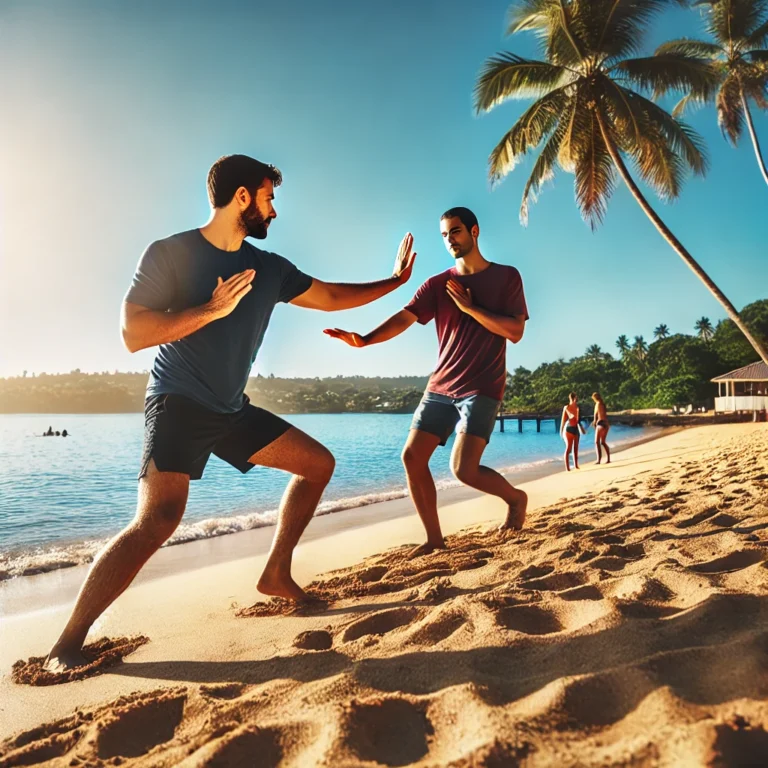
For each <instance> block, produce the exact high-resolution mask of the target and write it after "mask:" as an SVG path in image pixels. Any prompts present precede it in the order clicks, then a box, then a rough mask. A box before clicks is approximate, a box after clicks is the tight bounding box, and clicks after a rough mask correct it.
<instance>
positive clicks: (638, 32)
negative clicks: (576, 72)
mask: <svg viewBox="0 0 768 768" xmlns="http://www.w3.org/2000/svg"><path fill="white" fill-rule="evenodd" d="M685 4H686V0H591V1H590V2H589V3H588V5H589V12H590V13H591V14H592V15H593V16H594V17H595V19H597V20H600V21H601V22H602V24H601V25H600V27H601V28H600V33H599V36H598V38H597V41H596V43H595V46H594V51H595V52H596V53H599V54H600V55H601V58H602V59H604V60H605V59H616V58H618V57H624V56H630V55H632V54H636V53H638V51H639V50H640V48H641V46H642V43H643V37H644V33H645V31H646V29H647V28H648V25H649V23H650V22H651V21H652V20H653V18H654V17H655V16H656V15H657V14H658V13H660V12H661V11H663V10H665V9H666V8H668V7H670V6H681V5H685Z"/></svg>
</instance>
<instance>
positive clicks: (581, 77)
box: [475, 0, 768, 363]
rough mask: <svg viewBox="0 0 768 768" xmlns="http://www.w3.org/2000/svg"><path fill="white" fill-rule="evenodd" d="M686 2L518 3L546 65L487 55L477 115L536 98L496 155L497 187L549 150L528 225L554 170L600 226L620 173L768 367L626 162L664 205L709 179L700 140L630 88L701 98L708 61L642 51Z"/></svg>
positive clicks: (528, 193)
mask: <svg viewBox="0 0 768 768" xmlns="http://www.w3.org/2000/svg"><path fill="white" fill-rule="evenodd" d="M678 4H679V0H631V1H630V0H589V2H587V1H586V0H518V3H517V4H516V5H514V6H513V7H512V9H511V10H510V15H509V30H508V31H509V33H510V34H514V33H517V32H521V31H525V30H531V31H534V32H537V33H538V35H539V37H540V39H541V45H542V53H543V56H544V59H545V60H544V61H540V60H538V61H537V60H533V59H525V58H523V57H521V56H517V55H516V54H514V53H501V54H498V55H496V56H494V57H492V58H490V59H489V60H488V61H487V62H486V64H485V66H484V68H483V70H482V72H481V73H480V76H479V77H478V81H477V84H476V87H475V109H476V110H477V112H487V111H489V110H491V109H493V108H494V107H495V106H497V105H498V104H501V103H502V102H504V101H506V100H507V99H510V98H527V97H537V100H536V101H535V102H534V103H533V104H532V105H531V106H530V107H529V108H528V109H527V110H526V111H525V112H524V113H523V115H522V116H521V117H520V119H519V120H518V121H517V122H516V123H515V124H514V125H513V126H512V128H511V129H510V130H509V131H508V132H507V133H506V135H505V136H504V137H503V138H502V140H501V141H500V142H499V144H498V145H497V146H496V147H495V149H494V150H493V152H492V153H491V156H490V158H489V165H490V169H489V175H490V178H491V180H492V182H498V181H500V180H501V179H502V178H503V177H504V176H506V174H507V173H509V172H510V171H511V170H512V169H513V168H514V167H515V164H516V163H517V162H518V161H519V160H520V158H521V157H523V156H524V155H525V154H526V153H528V152H530V151H531V150H533V149H534V148H535V147H538V146H539V145H541V144H543V149H542V151H541V153H540V154H539V157H538V158H537V160H536V162H535V163H534V165H533V170H532V172H531V176H530V178H529V179H528V182H527V184H526V185H525V190H524V192H523V202H522V206H521V209H520V216H521V219H522V221H523V223H525V222H526V221H527V217H528V200H529V198H530V197H533V198H534V199H535V198H536V196H537V194H538V193H539V192H540V190H541V187H542V185H543V184H544V182H545V181H546V180H547V179H549V178H551V177H552V176H553V174H554V169H555V164H556V163H557V164H559V165H560V166H561V167H562V168H563V169H564V170H566V171H569V172H572V173H574V174H575V181H576V184H575V194H576V202H577V204H578V206H579V208H580V209H581V212H582V215H583V216H584V218H585V219H586V220H587V221H588V222H589V223H590V224H591V225H592V227H593V228H594V227H596V226H597V224H598V223H600V222H601V221H602V219H603V217H604V215H605V211H606V207H607V203H608V198H609V197H610V195H611V192H612V191H613V188H614V186H615V181H616V173H617V172H618V174H619V176H620V177H621V179H622V180H623V181H624V183H625V184H626V185H627V187H628V188H629V190H630V192H631V193H632V195H633V196H634V198H635V200H636V201H637V202H638V204H639V205H640V207H641V208H642V209H643V211H644V212H645V214H646V215H647V216H648V218H649V219H650V220H651V221H652V222H653V224H654V226H655V227H656V228H657V229H658V231H659V233H660V234H661V235H662V237H663V238H664V239H665V240H666V241H667V242H668V243H669V244H670V245H671V246H672V248H673V249H674V250H675V251H676V252H677V253H678V254H679V256H680V257H681V258H682V259H683V261H685V263H686V264H687V265H688V266H689V267H690V268H691V269H692V270H693V271H694V273H695V274H696V275H698V277H699V278H700V279H701V280H702V281H703V282H704V284H705V285H706V286H707V288H709V290H710V291H711V292H712V293H713V294H714V295H715V296H716V297H717V299H718V300H719V301H720V302H721V304H722V305H723V307H724V308H725V310H726V312H727V313H728V316H729V317H730V318H731V319H732V320H733V321H734V323H735V324H736V325H737V326H738V328H739V329H740V330H741V331H742V333H744V335H745V336H746V337H747V339H748V340H749V342H750V343H751V344H752V346H753V347H754V348H755V349H756V350H757V351H758V353H759V354H760V356H761V357H762V358H763V360H765V361H766V363H768V351H767V350H766V349H765V348H764V347H763V346H762V345H761V344H760V343H759V342H758V341H757V340H756V339H755V338H754V337H753V336H752V334H751V333H750V332H749V329H748V328H747V327H746V325H745V324H744V323H743V322H742V320H741V318H740V317H739V313H738V312H737V311H736V308H735V307H734V306H733V304H731V302H730V301H728V299H727V298H726V296H725V295H724V294H723V292H722V291H721V290H720V289H719V288H718V287H717V286H716V285H715V283H714V282H713V281H712V280H711V278H710V277H709V275H707V273H706V272H705V271H704V270H703V269H702V267H701V266H700V265H699V264H698V262H697V261H696V260H695V259H694V258H693V256H691V254H690V253H689V252H688V251H687V250H686V249H685V248H684V247H683V245H682V243H681V242H680V241H679V240H678V239H677V238H676V237H675V236H674V235H673V234H672V232H671V231H670V229H669V228H668V227H667V226H666V224H664V222H663V221H662V220H661V218H660V217H659V215H658V214H657V213H656V211H655V210H654V209H653V208H652V207H651V205H650V203H649V202H648V201H647V200H646V198H645V197H644V196H643V194H642V192H641V191H640V189H639V187H638V186H637V184H636V183H635V181H634V179H633V178H632V177H631V176H630V174H629V170H628V169H627V166H626V165H625V163H624V159H623V157H622V155H626V156H628V157H629V158H630V159H631V160H632V161H633V162H634V164H635V168H636V170H637V172H638V174H639V175H640V177H641V178H642V179H643V180H644V181H646V182H647V183H648V184H649V185H650V186H651V187H653V188H654V189H655V190H656V192H657V193H658V194H659V196H660V197H661V198H662V199H673V198H676V197H677V196H678V195H679V193H680V188H681V184H682V181H683V178H684V175H685V171H686V170H687V169H689V170H691V171H693V172H694V173H697V174H702V175H703V173H704V171H705V170H706V165H707V163H706V158H705V155H704V150H703V142H702V139H701V138H700V137H699V136H698V134H696V133H695V132H694V131H693V130H692V129H691V128H689V127H688V126H687V125H685V124H684V123H681V122H678V121H677V120H676V119H675V118H674V117H672V115H670V114H669V113H668V112H667V111H665V110H664V109H662V108H661V107H659V106H658V105H657V104H655V103H654V102H653V101H651V100H650V99H648V98H646V97H645V96H643V95H641V94H640V93H639V92H638V91H636V90H633V89H632V88H631V86H637V87H638V88H641V89H649V88H650V89H654V90H656V91H666V90H684V91H686V92H687V93H688V94H689V95H690V96H691V98H695V99H698V100H705V99H707V98H710V96H711V95H712V94H713V93H714V90H715V88H716V87H717V83H718V81H719V77H718V74H717V72H716V71H715V69H714V68H713V67H712V66H711V64H709V62H707V61H705V60H704V59H702V58H697V57H695V56H692V55H690V54H683V53H676V52H670V53H659V54H657V55H655V56H651V57H645V58H631V55H632V54H635V53H637V50H638V47H639V43H640V41H641V40H642V36H643V33H644V32H645V30H646V28H647V26H648V23H649V21H650V20H651V18H652V17H653V16H654V15H655V14H656V13H657V12H658V11H660V10H661V9H662V8H663V7H665V6H668V5H678Z"/></svg>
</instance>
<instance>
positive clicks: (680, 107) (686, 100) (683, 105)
mask: <svg viewBox="0 0 768 768" xmlns="http://www.w3.org/2000/svg"><path fill="white" fill-rule="evenodd" d="M700 103H701V100H700V99H697V98H694V97H693V96H691V94H690V93H689V94H688V95H687V96H683V98H682V99H680V101H678V102H677V104H675V108H674V109H673V110H672V117H674V118H675V120H677V118H678V117H682V116H683V115H684V114H685V110H686V109H688V105H689V104H700Z"/></svg>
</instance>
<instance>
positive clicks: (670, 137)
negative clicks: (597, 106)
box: [605, 84, 707, 175]
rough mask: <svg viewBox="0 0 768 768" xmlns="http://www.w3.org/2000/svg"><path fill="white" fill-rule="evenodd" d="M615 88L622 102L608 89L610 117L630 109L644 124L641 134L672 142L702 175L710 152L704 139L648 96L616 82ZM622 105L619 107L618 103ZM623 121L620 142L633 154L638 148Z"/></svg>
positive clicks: (635, 118) (694, 169)
mask: <svg viewBox="0 0 768 768" xmlns="http://www.w3.org/2000/svg"><path fill="white" fill-rule="evenodd" d="M615 88H616V89H619V90H620V91H621V97H622V98H621V102H619V98H618V94H614V93H613V92H612V91H608V90H606V96H605V98H606V101H607V102H608V103H609V106H610V109H609V117H612V118H613V119H614V121H615V116H616V115H618V114H621V110H623V109H626V108H628V109H630V110H631V111H632V114H633V118H634V120H635V122H636V124H637V125H639V126H640V127H641V135H642V136H648V135H653V136H656V137H659V136H660V137H661V138H662V139H663V140H664V142H666V143H667V144H668V145H669V148H670V150H671V151H672V152H673V153H674V154H676V155H678V156H680V158H681V159H682V160H683V161H684V162H685V164H686V165H687V166H688V167H689V168H690V169H691V171H693V173H695V174H697V175H703V174H704V173H705V172H706V170H707V156H706V152H705V149H704V140H703V139H702V138H701V137H700V136H699V135H698V134H697V133H696V132H695V131H694V130H693V129H692V128H690V127H689V126H688V125H686V124H685V123H683V122H681V121H680V120H676V119H675V118H674V117H672V115H670V114H669V112H667V111H666V110H665V109H663V108H662V107H660V106H659V105H658V104H655V103H654V102H653V101H651V100H650V99H646V98H645V97H644V96H641V95H640V94H639V93H636V92H635V91H631V90H629V89H628V88H622V86H620V85H618V84H615ZM619 103H620V104H621V105H622V106H621V107H620V108H619V109H617V104H619ZM622 127H623V126H621V125H617V129H618V131H617V133H618V134H619V136H620V138H621V139H622V140H623V142H622V143H620V144H619V146H621V148H622V149H623V150H624V151H627V152H629V153H630V154H633V153H635V152H637V151H639V146H640V145H639V143H638V144H637V149H633V148H632V144H631V140H632V135H631V134H629V133H628V132H627V131H626V130H622Z"/></svg>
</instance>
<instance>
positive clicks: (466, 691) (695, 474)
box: [0, 424, 768, 768]
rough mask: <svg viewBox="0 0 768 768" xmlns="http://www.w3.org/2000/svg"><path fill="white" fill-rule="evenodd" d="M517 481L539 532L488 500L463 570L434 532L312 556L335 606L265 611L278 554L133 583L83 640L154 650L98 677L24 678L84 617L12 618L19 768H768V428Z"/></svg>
mask: <svg viewBox="0 0 768 768" xmlns="http://www.w3.org/2000/svg"><path fill="white" fill-rule="evenodd" d="M523 487H525V489H526V490H527V492H528V494H529V496H530V499H531V507H530V511H529V520H528V525H527V527H526V529H525V530H524V531H523V532H522V533H521V534H506V535H501V534H498V533H496V532H494V529H493V523H494V522H495V523H496V524H497V523H498V522H499V521H500V520H501V518H502V516H503V508H502V505H501V503H500V502H498V501H497V500H494V499H487V498H483V499H477V498H474V499H466V500H464V501H461V502H457V503H454V504H451V505H449V506H446V507H445V508H442V509H441V518H442V520H443V522H444V530H445V531H446V532H447V533H449V534H450V541H449V543H450V545H451V548H450V549H449V550H448V551H447V552H436V553H434V554H432V555H429V556H424V557H420V558H413V557H410V556H409V550H408V547H407V546H406V544H409V543H418V542H420V541H421V539H422V533H421V530H420V526H419V523H418V521H417V520H416V519H415V517H410V518H399V519H391V520H385V521H382V522H380V523H374V524H372V525H368V526H365V527H357V528H354V529H351V530H343V531H337V532H335V533H333V534H332V535H329V536H324V537H319V538H315V539H314V540H311V541H308V542H307V543H306V544H303V545H302V546H301V547H300V548H299V550H298V551H297V554H296V561H295V573H296V576H297V579H298V580H299V581H300V583H302V584H307V583H310V588H311V589H312V590H313V591H314V592H315V593H316V594H318V595H320V596H322V597H325V598H326V599H328V600H330V602H329V603H328V604H327V605H324V606H315V607H312V608H309V609H302V610H299V611H293V610H284V608H283V607H281V606H280V605H276V604H274V603H272V604H270V603H267V602H256V598H257V595H256V593H255V589H254V583H255V580H256V578H257V575H258V573H259V571H260V568H261V565H262V564H263V559H264V558H263V555H259V556H258V557H253V558H249V559H239V560H235V561H231V562H217V563H216V564H215V565H211V566H209V567H199V568H197V569H196V570H194V571H184V572H178V573H174V574H172V575H169V576H166V577H164V578H159V579H153V580H150V581H145V582H143V583H140V584H137V585H136V586H134V587H132V588H131V589H129V590H128V591H127V592H126V593H125V594H124V595H123V596H122V597H121V598H120V599H119V600H118V601H117V602H116V603H115V605H114V606H113V607H112V608H111V609H110V610H109V611H108V612H107V613H106V614H105V616H104V617H103V618H102V619H101V620H100V621H99V622H98V624H97V626H96V627H95V628H94V630H93V632H92V634H91V636H89V641H93V640H98V639H99V638H101V637H105V636H107V637H110V638H122V637H126V636H136V635H146V636H148V637H149V638H150V641H149V642H148V643H146V644H144V645H141V646H140V647H138V648H137V649H136V650H135V651H133V652H132V653H130V654H129V655H127V656H126V657H125V658H124V660H123V662H122V663H118V664H117V665H116V666H111V667H104V668H101V669H100V670H99V672H100V674H98V675H97V676H95V677H91V678H88V679H84V680H77V681H73V682H67V683H63V684H59V685H50V686H46V687H36V686H31V685H20V684H16V683H14V682H13V681H12V680H11V666H12V664H13V663H14V662H16V661H17V660H19V659H27V658H28V657H31V656H40V655H41V654H44V653H45V651H46V650H47V649H48V647H49V646H50V644H51V642H52V640H53V639H54V638H55V636H56V635H57V633H58V631H59V629H60V627H61V624H62V622H63V620H64V618H65V616H66V613H67V611H68V606H56V607H54V608H52V609H50V610H46V611H35V612H32V613H19V614H17V615H13V616H9V617H6V618H5V619H4V620H3V622H2V636H0V669H1V670H2V674H3V677H2V680H0V738H6V737H7V738H6V740H5V741H4V742H0V768H5V766H11V765H36V764H48V765H53V766H75V765H83V766H85V765H137V766H139V765H140V766H171V765H174V766H175V765H182V766H202V765H205V766H277V765H293V766H314V765H324V766H334V767H335V766H360V765H364V766H375V765H397V766H400V765H420V766H443V765H446V766H489V767H490V766H512V765H522V766H577V765H578V766H592V765H611V766H613V765H626V766H630V765H631V766H646V765H647V766H657V765H659V766H702V765H711V766H731V765H733V766H735V765H765V764H768V701H766V696H768V567H767V566H766V560H768V535H767V534H766V529H767V528H768V428H766V426H765V425H761V424H740V425H722V426H708V427H699V428H692V429H689V430H685V431H683V432H680V433H677V434H674V435H670V436H666V437H662V438H660V439H658V440H656V441H653V442H649V443H646V444H644V445H641V446H637V447H634V448H631V449H629V450H627V451H623V452H621V453H619V454H617V455H616V457H615V461H614V463H613V464H612V465H611V466H610V467H605V466H601V467H596V466H588V467H587V466H585V467H584V468H583V469H582V470H581V471H580V472H578V473H577V472H571V473H570V474H566V473H560V474H557V475H552V476H550V477H546V478H542V479H540V480H536V481H533V482H531V483H528V484H526V485H525V486H523ZM370 519H375V511H374V514H373V515H372V516H371V518H370ZM333 569H335V570H333ZM46 761H47V762H46Z"/></svg>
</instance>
